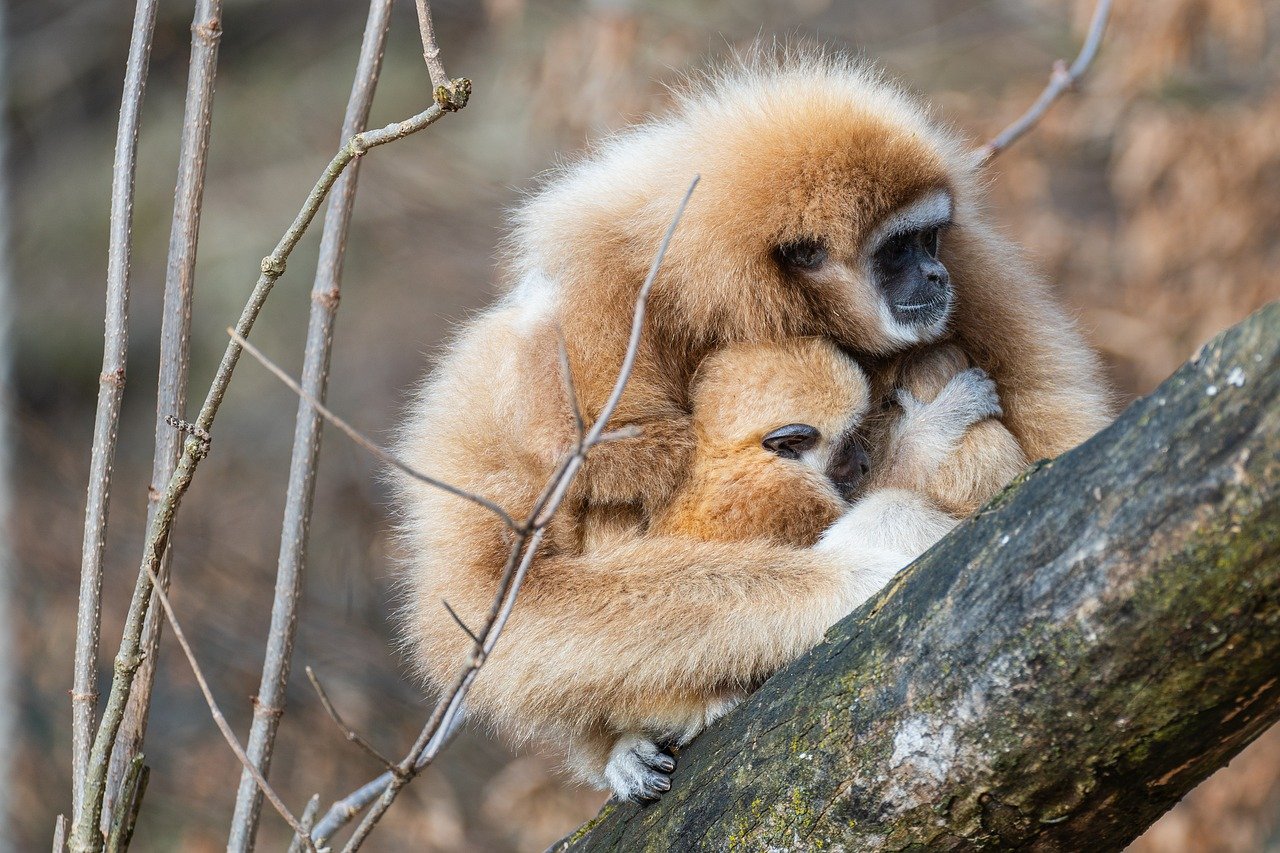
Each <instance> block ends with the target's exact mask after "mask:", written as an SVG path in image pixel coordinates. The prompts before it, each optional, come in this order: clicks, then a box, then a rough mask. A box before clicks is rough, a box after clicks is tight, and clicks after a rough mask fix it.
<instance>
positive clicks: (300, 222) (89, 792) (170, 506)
mask: <svg viewBox="0 0 1280 853" xmlns="http://www.w3.org/2000/svg"><path fill="white" fill-rule="evenodd" d="M464 82H465V81H464ZM467 88H468V90H469V83H468V85H467ZM446 112H447V110H446V109H445V108H444V107H442V106H441V105H440V104H439V103H436V104H432V105H431V106H430V107H428V108H427V109H425V110H423V111H422V112H420V113H418V114H417V115H415V116H412V117H410V118H407V119H405V120H404V121H400V122H395V123H393V124H389V125H387V126H386V127H383V128H380V129H378V130H371V131H365V132H364V133H358V134H356V135H355V136H353V137H351V139H349V140H347V143H346V145H344V146H343V147H342V148H341V149H340V150H339V151H338V153H337V154H335V155H334V157H333V159H332V160H330V161H329V165H328V166H327V167H325V169H324V171H323V172H322V173H321V175H320V177H319V179H318V180H317V181H316V183H315V186H314V187H312V189H311V192H310V194H309V195H308V196H307V199H306V201H305V202H304V203H303V205H302V208H301V210H299V211H298V215H297V216H296V217H295V218H294V220H293V223H292V224H291V225H290V226H289V228H288V229H287V230H286V231H285V233H284V235H283V236H282V237H281V238H280V241H279V242H278V243H277V244H276V247H275V248H274V249H273V250H272V252H271V254H270V255H268V256H267V257H265V258H263V260H262V274H261V275H260V276H259V277H258V281H257V283H256V284H255V285H254V287H253V291H252V292H251V293H250V295H249V298H248V301H247V302H246V303H245V306H244V309H243V310H242V311H241V313H240V319H239V321H238V322H237V324H236V327H235V328H236V333H237V334H238V335H239V336H240V339H241V340H243V339H244V337H245V336H247V335H248V334H249V332H250V331H251V330H252V329H253V324H254V322H255V321H256V320H257V318H258V314H259V313H260V312H261V311H262V306H263V305H264V304H265V303H266V300H267V297H268V296H270V294H271V290H272V288H273V287H274V286H275V283H276V282H277V281H278V280H279V279H280V277H281V276H282V275H283V274H284V270H285V262H286V261H287V259H288V257H289V255H290V254H291V253H292V252H293V250H294V248H295V247H296V246H297V245H298V242H299V241H300V240H301V239H302V236H303V234H305V233H306V230H307V228H308V226H310V224H311V221H312V219H314V218H315V215H316V213H317V212H318V211H319V209H320V205H321V204H323V203H324V200H325V197H326V196H327V195H328V193H329V190H330V189H331V188H332V186H333V184H334V182H335V181H336V180H337V179H338V177H339V175H341V174H342V171H343V170H344V169H345V168H346V167H347V166H348V165H349V164H350V163H351V161H352V160H354V159H355V158H356V157H359V156H361V155H363V154H364V153H365V152H367V151H368V150H369V149H371V148H374V147H376V146H379V145H386V144H387V143H389V142H395V141H396V140H399V139H404V138H405V137H406V136H410V135H412V134H414V133H417V132H418V131H420V130H422V129H424V128H426V127H429V126H430V125H432V124H434V123H435V122H436V121H438V120H439V119H440V117H441V116H443V115H444V114H445V113H446ZM240 353H241V347H240V344H239V343H238V342H237V341H235V340H233V341H231V342H230V343H229V344H228V345H227V348H226V351H225V352H224V353H223V355H222V360H221V362H220V363H219V364H218V369H217V372H216V374H215V375H214V378H213V381H212V383H211V384H210V386H209V391H208V393H207V395H206V396H205V401H204V404H203V406H202V407H201V409H200V414H199V416H198V417H197V418H196V421H195V425H196V426H197V427H199V428H200V429H202V430H204V431H205V432H206V433H208V432H210V431H211V429H212V427H213V421H214V418H215V417H216V416H217V414H218V409H219V408H220V407H221V406H222V400H223V398H224V397H225V396H226V393H227V387H228V386H229V385H230V383H231V377H232V375H233V374H234V373H235V368H236V364H237V363H238V362H239V359H240ZM207 452H208V445H207V444H206V443H205V442H203V441H201V440H199V439H197V438H195V437H194V436H189V437H188V438H187V440H186V442H185V443H184V445H183V452H182V457H181V458H180V459H179V460H178V467H177V469H176V470H175V471H174V473H173V476H172V477H171V478H170V479H169V481H168V483H167V484H166V485H165V488H164V494H163V495H162V496H161V498H160V501H159V502H158V503H157V504H156V512H155V514H154V518H153V520H152V523H151V524H150V525H149V526H148V529H147V536H146V547H145V549H144V557H143V561H142V564H141V565H140V566H139V569H138V578H137V581H136V584H135V586H134V591H133V598H132V600H131V601H130V603H129V611H128V614H127V615H126V617H125V627H124V631H123V634H122V638H121V643H120V649H119V651H118V652H117V653H116V659H115V669H114V677H113V678H112V681H111V692H110V694H109V695H108V697H107V704H106V707H105V709H104V710H103V715H102V721H101V722H100V723H99V725H98V730H97V733H96V734H95V736H94V741H93V748H92V750H91V751H90V754H89V771H88V774H87V779H86V786H85V791H86V794H85V802H86V803H87V808H86V812H88V811H90V810H92V811H93V815H92V818H91V820H92V823H93V824H97V822H98V818H99V815H100V814H101V810H102V792H103V789H104V788H105V779H106V768H107V761H108V757H109V755H110V750H111V745H112V744H113V743H114V742H115V737H116V734H117V732H118V731H119V728H120V721H121V718H122V716H123V713H124V708H125V705H126V703H127V702H128V701H129V696H130V694H131V692H132V690H133V676H134V673H135V672H136V671H137V669H138V667H139V666H140V665H141V662H142V656H141V654H140V652H141V637H142V626H143V622H144V620H145V619H146V615H147V612H148V610H149V608H150V603H151V587H152V584H151V578H152V576H154V575H155V574H156V572H157V570H158V569H159V566H160V562H161V555H162V554H163V553H164V551H165V548H166V547H167V545H168V541H169V534H170V531H171V530H172V529H173V522H174V519H175V517H176V515H177V511H178V507H179V505H180V504H181V502H182V497H183V496H184V495H185V494H186V492H187V489H188V488H189V487H190V486H191V480H192V477H194V475H195V472H196V469H197V468H199V465H200V462H201V461H202V460H203V459H204V457H205V455H206V453H207ZM83 823H84V821H81V822H79V823H77V827H79V826H80V825H82V824H83ZM94 836H95V833H93V832H90V831H88V830H86V831H85V832H84V837H83V846H81V847H76V848H73V849H75V850H76V851H77V853H82V851H90V850H95V849H97V847H98V846H100V844H101V836H100V835H98V836H97V838H98V840H97V841H96V842H95V841H94Z"/></svg>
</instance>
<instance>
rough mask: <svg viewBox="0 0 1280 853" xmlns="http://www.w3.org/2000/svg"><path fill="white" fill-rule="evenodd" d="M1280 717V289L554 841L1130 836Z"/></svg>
mask: <svg viewBox="0 0 1280 853" xmlns="http://www.w3.org/2000/svg"><path fill="white" fill-rule="evenodd" d="M1277 717H1280V304H1273V305H1271V306H1269V307H1268V308H1265V309H1263V310H1262V311H1260V312H1258V313H1257V314H1255V315H1254V316H1253V317H1251V318H1250V319H1249V320H1247V321H1245V322H1244V323H1242V324H1241V325H1239V326H1237V327H1235V328H1234V329H1232V330H1230V331H1228V332H1226V333H1225V334H1223V335H1221V336H1220V337H1219V338H1218V339H1217V340H1215V341H1214V342H1213V343H1212V344H1210V345H1208V346H1207V347H1205V348H1204V350H1202V351H1201V353H1200V354H1199V355H1198V356H1197V358H1196V359H1195V360H1194V361H1192V362H1190V363H1188V364H1187V365H1184V366H1183V367H1182V369H1180V370H1179V371H1178V372H1177V373H1176V374H1175V375H1174V376H1173V377H1172V378H1170V379H1169V380H1168V381H1166V382H1165V383H1164V384H1163V385H1161V386H1160V387H1159V388H1158V389H1157V390H1156V392H1155V393H1154V394H1152V395H1151V396H1150V397H1147V398H1145V399H1143V400H1140V401H1138V402H1137V403H1135V404H1134V405H1133V406H1132V407H1131V408H1130V409H1129V410H1128V411H1127V412H1126V413H1125V414H1124V415H1123V416H1122V417H1121V418H1120V419H1119V420H1118V421H1117V422H1116V423H1115V424H1114V425H1112V426H1111V427H1110V428H1108V429H1107V430H1105V431H1104V432H1103V433H1101V434H1100V435H1098V436H1097V437H1095V438H1094V439H1093V440H1091V441H1089V442H1088V443H1086V444H1085V445H1083V446H1082V447H1080V448H1077V449H1076V450H1074V451H1072V452H1070V453H1067V454H1066V455H1064V456H1062V457H1060V458H1058V459H1055V460H1053V461H1050V462H1044V463H1040V464H1038V465H1036V466H1034V467H1033V468H1032V470H1030V471H1029V472H1028V473H1027V474H1025V475H1024V476H1022V477H1020V478H1019V479H1018V480H1017V481H1016V482H1015V483H1014V484H1013V485H1011V486H1010V487H1009V488H1008V489H1007V490H1006V491H1005V492H1004V493H1002V494H1001V495H1000V496H999V497H998V498H996V500H994V501H993V502H992V503H991V504H990V505H989V506H987V507H986V508H985V509H983V510H982V511H981V512H980V513H978V515H977V517H975V518H974V519H972V520H970V521H968V522H966V523H965V524H963V525H961V527H960V528H958V529H957V530H956V531H955V532H954V533H953V534H952V535H951V536H949V537H948V538H947V539H946V540H945V541H944V542H943V543H941V544H940V545H939V546H938V547H936V548H934V549H933V550H932V551H930V552H929V553H928V554H927V555H925V556H924V557H923V558H921V559H920V560H919V561H917V562H916V563H915V564H914V565H913V566H912V567H911V568H909V569H908V570H907V571H905V572H904V573H903V574H902V575H900V576H899V578H897V579H896V580H895V581H894V582H893V583H892V584H891V585H890V586H889V587H888V588H887V589H886V590H884V591H883V592H882V593H881V594H880V595H879V596H877V597H876V598H875V599H873V600H871V601H870V602H868V603H867V604H866V605H865V606H863V607H862V608H860V609H859V610H858V611H857V612H855V613H853V614H852V615H850V616H849V617H848V618H846V619H845V620H843V621H842V622H840V623H839V624H838V625H836V626H835V627H833V628H832V629H831V630H830V631H829V632H828V634H827V637H826V640H825V641H824V642H823V643H822V644H821V645H820V646H818V647H817V648H815V649H814V650H813V651H812V652H810V653H809V654H807V655H806V656H804V657H803V658H801V659H800V660H798V661H796V662H795V663H794V664H792V665H791V666H789V667H788V668H786V669H785V670H783V671H782V672H780V673H778V674H777V675H775V676H774V677H773V678H772V679H771V680H770V681H769V682H768V683H766V684H765V685H764V687H762V688H761V689H760V690H759V691H758V692H757V693H756V694H755V695H754V696H753V697H751V699H750V700H749V701H748V702H747V703H745V704H744V705H743V706H742V707H741V708H740V709H739V710H738V711H737V712H736V713H734V714H732V715H730V716H729V717H728V718H726V719H725V720H723V721H722V722H721V723H720V724H718V725H716V726H714V727H713V728H712V729H711V730H710V731H708V732H706V733H705V734H703V735H702V736H701V737H700V738H699V739H698V740H697V741H696V742H695V743H694V744H693V745H692V746H691V747H690V748H689V749H687V750H686V751H684V752H683V753H682V754H681V755H680V756H679V766H678V768H677V770H676V774H675V779H674V787H673V789H672V790H671V792H670V793H668V794H667V795H665V796H664V797H663V799H662V800H661V801H660V802H658V803H656V804H653V805H649V806H633V805H615V804H611V805H609V806H607V807H606V811H605V813H602V815H601V816H600V817H599V818H597V819H596V820H595V821H594V822H593V823H592V824H590V825H588V826H586V827H583V828H582V829H580V830H579V831H578V832H577V833H575V834H574V835H573V836H570V838H568V839H566V840H565V841H563V842H561V843H560V844H559V845H557V847H556V848H555V849H558V850H564V851H569V850H573V851H587V850H663V851H667V850H679V851H692V850H769V849H773V850H777V849H784V850H849V851H864V850H867V851H870V850H895V851H901V850H930V851H932V850H979V849H1000V850H1022V849H1026V850H1119V849H1121V848H1123V847H1124V845H1125V844H1127V843H1128V842H1129V841H1130V840H1132V839H1133V838H1134V837H1136V836H1137V835H1138V834H1139V833H1141V832H1142V831H1143V830H1144V829H1145V828H1146V827H1147V826H1148V825H1150V824H1151V823H1152V822H1153V821H1154V820H1155V819H1156V818H1157V817H1158V816H1159V815H1160V814H1161V813H1162V812H1164V811H1165V810H1166V809H1167V808H1169V807H1170V806H1171V805H1173V804H1174V803H1175V802H1177V800H1178V799H1179V798H1180V797H1181V796H1182V795H1183V794H1185V793H1186V792H1187V791H1188V790H1190V789H1191V788H1192V787H1193V786H1194V785H1196V783H1198V782H1199V781H1201V780H1202V779H1204V778H1205V777H1206V776H1208V775H1209V774H1210V773H1212V772H1213V771H1214V770H1216V769H1217V768H1219V767H1221V766H1222V765H1223V764H1225V763H1226V762H1227V760H1228V759H1230V758H1231V756H1232V755H1234V754H1235V753H1236V752H1238V751H1239V750H1240V749H1241V748H1242V747H1243V746H1244V745H1245V744H1247V743H1248V742H1249V741H1250V740H1252V739H1253V738H1254V737H1256V736H1257V735H1258V734H1259V733H1261V732H1262V731H1263V730H1264V729H1265V728H1266V727H1267V726H1268V725H1270V724H1271V723H1272V722H1274V721H1275V720H1276V719H1277Z"/></svg>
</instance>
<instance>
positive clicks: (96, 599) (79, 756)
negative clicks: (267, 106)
mask: <svg viewBox="0 0 1280 853" xmlns="http://www.w3.org/2000/svg"><path fill="white" fill-rule="evenodd" d="M157 2H158V0H138V4H137V6H136V8H135V9H134V14H133V33H132V35H130V37H129V58H128V60H127V62H126V64H125V72H124V94H123V95H122V97H121V100H120V122H119V125H118V126H117V129H116V153H115V163H114V164H113V166H112V168H111V236H110V240H109V243H108V247H107V306H106V321H105V327H106V328H105V334H104V337H103V342H104V343H103V352H102V372H101V373H100V374H99V376H98V409H97V412H96V414H95V415H94V423H93V449H92V450H91V451H90V458H89V494H88V499H87V500H86V502H85V509H84V541H83V545H82V547H81V552H80V597H79V609H78V613H77V615H76V654H75V675H74V676H73V680H72V687H71V756H72V757H71V819H72V821H73V822H74V821H77V820H79V818H80V813H81V810H82V808H83V805H84V783H85V777H86V774H87V773H88V769H89V746H90V743H91V741H92V737H93V735H92V729H93V717H94V709H95V706H96V704H97V699H98V693H97V681H98V639H99V634H100V631H101V627H102V612H101V610H102V555H103V550H104V548H105V546H106V530H107V505H108V503H109V502H110V497H111V471H112V467H113V464H114V460H115V452H116V435H117V433H118V429H119V424H120V404H121V401H122V399H123V397H124V381H125V362H126V361H127V359H128V351H129V269H130V260H131V257H132V248H133V246H132V241H131V239H130V235H131V232H132V229H133V192H134V174H135V172H136V171H137V162H138V126H139V124H140V114H141V110H142V99H143V95H144V94H145V92H146V85H147V70H148V67H149V66H150V62H151V37H152V34H153V33H154V32H155V22H156V5H157ZM60 820H62V821H63V831H64V833H65V831H66V825H65V824H66V821H65V818H60ZM64 840H65V839H64Z"/></svg>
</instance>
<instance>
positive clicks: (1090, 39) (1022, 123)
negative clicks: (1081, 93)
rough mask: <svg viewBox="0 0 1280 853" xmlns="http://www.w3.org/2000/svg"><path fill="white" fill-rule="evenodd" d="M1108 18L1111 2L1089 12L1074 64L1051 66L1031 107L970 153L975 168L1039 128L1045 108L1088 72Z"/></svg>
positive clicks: (1103, 0)
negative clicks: (1086, 34)
mask: <svg viewBox="0 0 1280 853" xmlns="http://www.w3.org/2000/svg"><path fill="white" fill-rule="evenodd" d="M1110 15H1111V0H1098V5H1097V7H1095V8H1094V10H1093V18H1092V20H1091V21H1090V22H1089V34H1088V36H1086V37H1085V41H1084V45H1083V46H1082V47H1081V48H1080V54H1079V56H1077V57H1076V59H1075V62H1073V63H1071V66H1070V67H1067V64H1066V63H1065V62H1063V61H1062V60H1061V59H1059V60H1058V61H1057V62H1055V63H1054V65H1053V73H1052V74H1050V75H1049V85H1047V86H1045V88H1044V91H1043V92H1041V93H1040V97H1039V98H1037V99H1036V101H1035V103H1034V104H1032V105H1031V107H1030V108H1029V109H1028V110H1027V111H1026V112H1025V113H1023V114H1022V115H1021V116H1020V117H1019V118H1018V119H1017V120H1016V121H1015V122H1013V124H1011V125H1009V126H1008V127H1006V128H1005V129H1004V130H1002V131H1000V133H999V134H998V135H997V136H996V137H995V138H994V139H992V140H991V141H990V142H988V143H987V144H986V145H984V146H982V147H981V148H979V149H978V150H977V151H975V152H974V158H975V160H976V162H977V164H978V165H979V166H985V165H987V164H988V163H990V162H991V161H992V160H993V159H994V158H995V156H996V155H997V154H999V153H1000V152H1001V151H1003V150H1004V149H1006V148H1008V147H1009V146H1010V145H1012V144H1013V143H1014V142H1016V141H1017V140H1018V139H1020V138H1021V137H1022V136H1023V134H1025V133H1026V132H1027V131H1029V130H1031V129H1032V128H1033V127H1035V126H1036V125H1037V124H1039V122H1040V119H1042V118H1044V115H1045V113H1047V112H1048V111H1049V107H1051V106H1053V102H1054V101H1056V100H1058V98H1060V97H1062V95H1063V93H1064V92H1066V91H1067V90H1068V89H1074V88H1075V87H1076V84H1077V83H1079V81H1080V78H1081V77H1083V76H1084V73H1085V72H1086V71H1088V70H1089V65H1090V64H1091V63H1092V62H1093V58H1094V57H1095V56H1097V55H1098V47H1099V46H1100V45H1101V44H1102V34H1103V33H1104V32H1105V31H1106V29H1107V19H1108V18H1109V17H1110Z"/></svg>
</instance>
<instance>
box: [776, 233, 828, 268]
mask: <svg viewBox="0 0 1280 853" xmlns="http://www.w3.org/2000/svg"><path fill="white" fill-rule="evenodd" d="M776 253H777V255H778V260H779V261H781V262H782V263H783V264H785V265H786V266H789V267H795V268H796V269H802V270H816V269H817V268H818V267H820V266H822V265H823V263H825V262H826V260H827V249H826V247H825V246H823V245H822V243H821V242H820V241H818V240H797V241H796V242H794V243H787V244H786V245H783V246H779V247H778V248H777V250H776Z"/></svg>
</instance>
